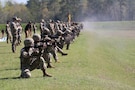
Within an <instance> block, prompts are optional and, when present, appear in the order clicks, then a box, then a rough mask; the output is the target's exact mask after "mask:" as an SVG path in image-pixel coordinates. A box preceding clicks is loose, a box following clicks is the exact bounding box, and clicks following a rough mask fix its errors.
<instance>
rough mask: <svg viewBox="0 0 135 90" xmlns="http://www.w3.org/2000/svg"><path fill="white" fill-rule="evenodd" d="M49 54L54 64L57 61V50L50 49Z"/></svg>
mask: <svg viewBox="0 0 135 90" xmlns="http://www.w3.org/2000/svg"><path fill="white" fill-rule="evenodd" d="M50 53H51V54H52V56H53V58H54V60H55V62H57V61H58V55H57V48H56V47H54V48H52V50H51V52H50Z"/></svg>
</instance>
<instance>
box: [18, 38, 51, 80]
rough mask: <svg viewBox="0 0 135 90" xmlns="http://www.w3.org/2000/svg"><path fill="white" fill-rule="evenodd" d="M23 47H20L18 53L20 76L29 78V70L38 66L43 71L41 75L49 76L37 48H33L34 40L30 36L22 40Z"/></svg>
mask: <svg viewBox="0 0 135 90" xmlns="http://www.w3.org/2000/svg"><path fill="white" fill-rule="evenodd" d="M24 45H25V47H24V48H22V49H21V53H20V65H21V66H20V68H21V77H22V78H30V77H31V73H30V71H32V70H34V69H37V68H40V69H41V70H42V72H43V76H48V77H51V75H48V74H47V73H46V64H45V61H44V59H43V57H41V55H40V51H39V49H38V48H34V47H33V46H34V40H33V39H32V38H26V39H25V41H24Z"/></svg>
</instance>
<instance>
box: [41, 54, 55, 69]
mask: <svg viewBox="0 0 135 90" xmlns="http://www.w3.org/2000/svg"><path fill="white" fill-rule="evenodd" d="M43 58H44V60H45V61H46V63H47V68H54V66H52V64H51V58H50V54H49V53H47V52H44V54H43Z"/></svg>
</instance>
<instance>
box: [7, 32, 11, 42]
mask: <svg viewBox="0 0 135 90" xmlns="http://www.w3.org/2000/svg"><path fill="white" fill-rule="evenodd" d="M8 40H10V42H11V41H12V38H11V35H10V34H7V43H8Z"/></svg>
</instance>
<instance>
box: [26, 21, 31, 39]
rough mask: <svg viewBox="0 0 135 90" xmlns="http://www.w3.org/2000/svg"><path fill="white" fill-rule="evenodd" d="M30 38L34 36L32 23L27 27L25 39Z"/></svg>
mask: <svg viewBox="0 0 135 90" xmlns="http://www.w3.org/2000/svg"><path fill="white" fill-rule="evenodd" d="M29 36H32V26H31V21H29V23H28V24H27V25H26V26H25V38H28V37H29Z"/></svg>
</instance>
